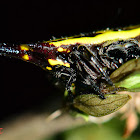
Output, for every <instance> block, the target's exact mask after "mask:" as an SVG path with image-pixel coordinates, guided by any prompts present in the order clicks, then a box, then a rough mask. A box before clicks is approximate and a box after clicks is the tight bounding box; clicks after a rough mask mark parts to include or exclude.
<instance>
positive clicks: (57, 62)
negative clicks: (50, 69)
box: [48, 59, 70, 67]
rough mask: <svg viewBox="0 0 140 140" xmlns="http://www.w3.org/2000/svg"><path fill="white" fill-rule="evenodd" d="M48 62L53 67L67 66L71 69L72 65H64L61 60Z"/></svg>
mask: <svg viewBox="0 0 140 140" xmlns="http://www.w3.org/2000/svg"><path fill="white" fill-rule="evenodd" d="M48 62H49V64H50V65H52V66H55V65H63V66H66V67H70V64H69V63H64V62H63V61H61V60H54V59H48Z"/></svg>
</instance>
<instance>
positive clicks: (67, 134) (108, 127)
mask: <svg viewBox="0 0 140 140" xmlns="http://www.w3.org/2000/svg"><path fill="white" fill-rule="evenodd" d="M124 127H125V120H123V121H122V120H120V119H119V118H114V119H112V120H110V121H109V122H106V123H104V124H100V125H97V124H94V123H87V124H85V125H82V126H79V127H75V128H72V129H69V130H66V131H64V132H61V133H58V134H56V135H54V136H52V137H50V138H44V139H43V140H123V139H124V138H123V137H122V135H123V132H124ZM139 132H140V127H139V126H138V128H137V129H136V130H135V131H134V133H133V134H132V135H131V137H129V138H128V139H127V140H139V139H140V134H139Z"/></svg>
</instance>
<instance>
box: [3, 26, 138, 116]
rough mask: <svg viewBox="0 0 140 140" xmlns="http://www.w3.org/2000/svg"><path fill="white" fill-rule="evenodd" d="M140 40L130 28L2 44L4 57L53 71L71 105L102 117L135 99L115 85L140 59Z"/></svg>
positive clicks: (136, 32) (136, 30) (135, 30)
mask: <svg viewBox="0 0 140 140" xmlns="http://www.w3.org/2000/svg"><path fill="white" fill-rule="evenodd" d="M139 40H140V27H139V26H138V27H136V28H134V27H128V28H126V29H125V30H103V31H97V32H92V33H89V34H81V35H79V36H74V37H69V38H62V39H56V40H50V41H43V42H38V43H32V44H8V43H1V44H0V55H5V56H10V57H11V56H12V57H16V58H19V59H22V60H24V61H27V62H31V63H34V64H35V65H38V66H40V67H42V68H43V69H44V70H46V71H51V72H52V73H53V75H54V76H55V77H56V78H61V79H62V80H63V81H64V82H65V83H66V84H65V85H66V91H67V96H66V101H67V102H68V104H70V106H71V105H72V107H74V108H77V109H79V110H81V111H83V112H85V113H87V114H90V115H93V116H98V117H99V116H104V115H107V114H110V113H112V112H114V111H116V110H118V109H119V108H120V107H122V106H123V105H124V104H125V103H126V102H127V101H128V100H129V99H130V98H131V97H130V96H129V95H119V94H116V93H117V92H118V91H119V90H121V88H120V87H118V86H116V85H115V84H114V83H115V82H118V81H115V80H114V77H113V76H112V74H113V73H114V72H115V71H116V70H117V69H118V68H120V67H121V66H123V65H124V64H125V63H126V62H128V61H131V60H133V59H134V60H137V59H138V58H139V57H140V43H139ZM127 72H128V71H127ZM127 72H126V73H125V74H126V75H127V74H128V73H127ZM72 85H74V86H73V87H74V88H72ZM73 89H74V90H73ZM85 99H86V101H85ZM123 99H124V100H125V101H124V100H123ZM87 100H88V101H87ZM118 100H119V102H118ZM92 102H94V103H95V104H94V106H95V105H97V104H96V103H97V102H98V104H99V106H100V107H98V108H97V110H98V111H95V110H96V109H95V108H94V107H93V105H90V103H92ZM101 102H102V103H103V104H104V105H105V106H106V105H107V104H109V106H107V108H108V109H109V110H105V109H104V107H105V106H103V105H102V106H101ZM116 103H117V104H116ZM80 106H82V107H80ZM99 110H101V111H99ZM103 110H104V111H103ZM97 112H98V113H97ZM101 112H102V113H101Z"/></svg>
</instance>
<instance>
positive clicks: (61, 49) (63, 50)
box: [57, 47, 70, 52]
mask: <svg viewBox="0 0 140 140" xmlns="http://www.w3.org/2000/svg"><path fill="white" fill-rule="evenodd" d="M57 51H59V52H66V51H67V52H69V51H70V50H67V49H64V48H62V47H59V48H58V49H57Z"/></svg>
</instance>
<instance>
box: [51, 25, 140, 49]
mask: <svg viewBox="0 0 140 140" xmlns="http://www.w3.org/2000/svg"><path fill="white" fill-rule="evenodd" d="M138 35H140V27H139V28H136V29H132V30H120V31H111V30H108V31H105V32H102V34H99V35H96V36H95V37H81V38H70V39H66V40H62V41H57V42H50V43H49V44H50V45H55V46H56V47H59V46H61V45H69V44H76V43H80V44H99V43H102V42H105V41H108V40H114V39H129V38H134V37H136V36H138Z"/></svg>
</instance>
